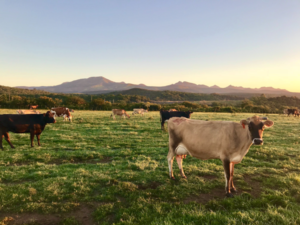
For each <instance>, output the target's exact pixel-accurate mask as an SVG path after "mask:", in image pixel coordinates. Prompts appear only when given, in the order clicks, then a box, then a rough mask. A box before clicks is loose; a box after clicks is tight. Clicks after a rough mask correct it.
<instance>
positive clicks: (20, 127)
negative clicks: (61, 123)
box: [0, 111, 55, 150]
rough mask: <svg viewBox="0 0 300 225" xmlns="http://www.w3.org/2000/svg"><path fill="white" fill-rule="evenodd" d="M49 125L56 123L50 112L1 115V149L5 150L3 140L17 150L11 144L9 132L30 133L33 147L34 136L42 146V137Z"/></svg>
mask: <svg viewBox="0 0 300 225" xmlns="http://www.w3.org/2000/svg"><path fill="white" fill-rule="evenodd" d="M47 123H55V119H54V117H53V114H52V113H51V112H50V111H48V112H47V113H44V114H39V115H36V114H27V115H16V114H5V115H0V148H1V149H2V150H3V145H2V138H3V137H5V140H6V141H7V142H8V144H9V145H10V147H11V148H15V147H14V146H13V145H12V143H11V142H10V138H9V134H8V132H14V133H30V140H31V147H33V139H34V135H36V137H37V141H38V145H39V146H41V144H40V135H41V133H42V132H43V130H44V129H45V126H46V125H47Z"/></svg>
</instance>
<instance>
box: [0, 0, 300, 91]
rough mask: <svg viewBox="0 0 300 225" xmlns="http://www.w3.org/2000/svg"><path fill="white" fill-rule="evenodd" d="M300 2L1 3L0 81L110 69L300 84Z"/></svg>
mask: <svg viewBox="0 0 300 225" xmlns="http://www.w3.org/2000/svg"><path fill="white" fill-rule="evenodd" d="M299 10H300V2H298V1H289V2H283V1H279V0H275V1H274V0H266V1H264V2H261V1H258V0H256V1H244V2H235V1H227V2H218V3H215V2H207V1H191V2H184V3H183V2H179V1H175V2H174V1H168V0H167V1H164V2H160V1H151V2H146V1H140V2H135V1H131V0H129V1H126V2H117V1H110V2H80V1H72V4H70V2H69V1H65V2H60V1H57V0H54V1H43V2H40V1H36V0H30V1H27V2H23V1H21V0H17V1H14V2H8V1H5V2H0V18H1V20H0V65H1V66H0V74H1V77H2V78H5V79H2V80H1V85H3V86H9V87H16V86H27V87H29V86H30V87H32V86H36V87H38V86H56V85H60V84H62V83H64V82H72V81H74V80H78V79H87V78H89V77H99V76H103V77H105V78H106V79H109V80H112V81H114V82H125V83H132V84H145V85H147V86H157V87H160V86H166V85H170V84H174V83H177V82H179V81H183V80H184V81H186V82H189V83H194V84H197V85H206V86H209V87H211V86H214V85H216V86H219V87H220V88H225V87H228V86H230V85H232V86H235V87H244V88H253V89H254V88H257V89H259V88H261V87H272V88H275V89H285V90H287V91H290V92H300V86H299V84H300V66H299V65H300V45H299V44H298V42H299V39H300V30H299V29H298V28H299V27H300V14H299ZM53 15H55V16H53Z"/></svg>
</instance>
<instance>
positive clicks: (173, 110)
mask: <svg viewBox="0 0 300 225" xmlns="http://www.w3.org/2000/svg"><path fill="white" fill-rule="evenodd" d="M176 111H177V110H176V109H169V112H176Z"/></svg>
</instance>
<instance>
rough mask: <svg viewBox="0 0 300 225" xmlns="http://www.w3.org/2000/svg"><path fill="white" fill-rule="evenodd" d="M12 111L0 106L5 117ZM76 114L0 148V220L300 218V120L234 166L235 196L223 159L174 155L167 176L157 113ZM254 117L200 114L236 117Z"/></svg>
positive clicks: (168, 224) (268, 136) (288, 120)
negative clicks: (228, 193)
mask: <svg viewBox="0 0 300 225" xmlns="http://www.w3.org/2000/svg"><path fill="white" fill-rule="evenodd" d="M4 113H15V110H0V114H4ZM109 115H110V112H99V111H97V112H95V111H76V112H75V113H74V114H73V122H72V123H70V122H63V121H62V118H59V119H58V121H57V123H56V124H48V125H47V126H46V128H45V130H44V132H43V133H42V135H41V144H42V146H41V147H38V146H37V142H36V140H35V142H34V144H35V147H33V148H31V147H30V140H29V134H13V133H10V135H11V141H12V143H13V144H14V145H15V147H16V148H15V149H10V147H9V145H8V144H7V142H6V141H5V140H4V141H3V145H4V150H3V151H1V150H0V182H1V183H0V224H43V225H44V224H113V223H114V224H148V225H152V224H164V225H172V224H195V225H196V224H270V225H271V224H272V225H274V224H300V216H299V215H300V213H299V212H300V174H299V172H300V156H299V145H300V133H299V126H300V119H298V118H294V117H284V116H282V115H268V117H269V119H271V120H273V121H274V122H275V124H274V126H273V127H272V128H270V129H266V130H265V132H264V145H263V146H252V147H251V148H250V150H249V152H248V154H247V155H246V157H245V158H244V159H243V161H242V162H241V163H240V164H237V165H236V166H235V175H234V181H235V186H236V187H237V189H238V194H236V196H235V198H225V187H224V186H225V179H224V172H223V171H224V170H223V166H222V163H221V161H220V160H207V161H201V160H198V159H196V158H192V157H191V156H187V158H186V159H185V160H184V162H183V167H184V170H185V174H186V175H187V177H188V178H187V179H182V178H181V177H180V172H179V169H178V167H177V164H176V162H174V165H173V168H174V175H175V178H176V180H175V181H173V180H170V179H169V176H168V163H167V159H166V157H167V153H168V133H167V131H161V130H160V122H159V113H158V112H151V113H148V114H145V116H144V117H141V116H140V115H136V116H132V117H131V118H130V119H120V118H117V120H115V121H114V120H112V119H111V118H109ZM249 116H252V114H235V115H234V114H229V113H228V114H221V113H220V114H219V113H194V114H192V118H193V119H202V120H230V121H236V122H239V121H240V120H242V119H246V118H248V117H249Z"/></svg>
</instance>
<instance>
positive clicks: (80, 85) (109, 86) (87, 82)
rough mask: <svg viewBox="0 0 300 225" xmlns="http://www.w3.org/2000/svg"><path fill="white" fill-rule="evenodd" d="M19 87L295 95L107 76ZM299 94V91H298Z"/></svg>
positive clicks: (272, 90)
mask: <svg viewBox="0 0 300 225" xmlns="http://www.w3.org/2000/svg"><path fill="white" fill-rule="evenodd" d="M18 88H26V89H37V90H45V91H49V92H55V93H86V94H100V93H108V92H114V91H123V90H129V89H132V88H141V89H146V90H153V91H165V90H169V91H180V92H191V93H206V94H208V93H220V94H234V93H253V94H254V93H257V94H258V93H264V94H275V95H293V93H292V92H289V91H287V90H285V89H275V88H273V87H261V88H244V87H236V86H231V85H230V86H228V87H225V88H220V87H218V86H216V85H214V86H211V87H209V86H206V85H201V84H200V85H197V84H194V83H189V82H185V81H184V82H181V81H179V82H177V83H175V84H170V85H167V86H162V87H156V86H146V85H144V84H131V83H125V82H113V81H111V80H109V79H107V78H105V77H102V76H100V77H90V78H86V79H79V80H74V81H71V82H65V83H62V84H60V85H56V86H40V87H27V86H19V87H18ZM297 94H298V93H297Z"/></svg>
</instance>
